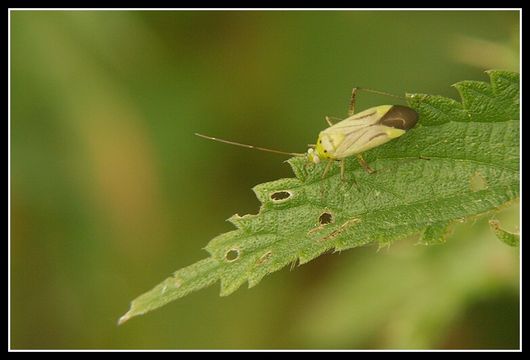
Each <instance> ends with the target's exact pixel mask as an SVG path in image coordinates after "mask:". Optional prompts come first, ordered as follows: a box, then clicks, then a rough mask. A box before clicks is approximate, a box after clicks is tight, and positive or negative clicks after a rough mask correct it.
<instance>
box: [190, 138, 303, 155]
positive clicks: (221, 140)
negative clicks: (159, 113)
mask: <svg viewBox="0 0 530 360" xmlns="http://www.w3.org/2000/svg"><path fill="white" fill-rule="evenodd" d="M195 135H197V136H199V137H202V138H204V139H208V140H213V141H218V142H222V143H225V144H230V145H236V146H241V147H245V148H248V149H254V150H260V151H267V152H272V153H276V154H282V155H291V156H305V155H306V154H305V153H294V152H287V151H280V150H274V149H268V148H264V147H259V146H254V145H247V144H241V143H238V142H235V141H228V140H224V139H218V138H215V137H212V136H206V135H202V134H199V133H195Z"/></svg>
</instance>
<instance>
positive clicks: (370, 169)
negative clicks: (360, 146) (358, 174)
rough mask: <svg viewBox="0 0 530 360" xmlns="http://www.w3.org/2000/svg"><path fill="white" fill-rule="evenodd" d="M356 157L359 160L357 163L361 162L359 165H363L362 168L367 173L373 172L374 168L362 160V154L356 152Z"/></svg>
mask: <svg viewBox="0 0 530 360" xmlns="http://www.w3.org/2000/svg"><path fill="white" fill-rule="evenodd" d="M356 157H357V160H358V161H359V164H361V166H362V167H363V169H364V170H365V171H366V172H367V173H368V174H371V173H373V172H374V171H375V170H374V169H372V168H371V167H370V166H369V165H368V163H367V162H366V161H365V160H364V158H363V156H362V155H361V154H357V155H356Z"/></svg>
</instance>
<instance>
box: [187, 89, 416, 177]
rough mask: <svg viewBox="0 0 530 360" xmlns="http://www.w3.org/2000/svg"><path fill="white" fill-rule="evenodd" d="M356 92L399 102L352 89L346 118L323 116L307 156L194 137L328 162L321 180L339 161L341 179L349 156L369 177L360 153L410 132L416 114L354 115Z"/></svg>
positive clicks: (391, 110)
mask: <svg viewBox="0 0 530 360" xmlns="http://www.w3.org/2000/svg"><path fill="white" fill-rule="evenodd" d="M358 90H362V91H367V92H372V93H376V94H383V95H388V96H393V97H398V98H401V97H399V96H396V95H392V94H387V93H384V92H380V91H376V90H370V89H365V88H354V89H353V91H352V96H351V100H350V106H349V110H348V117H347V118H346V119H344V120H342V121H340V122H338V123H336V124H333V123H332V121H331V119H330V118H329V117H328V116H326V121H327V123H328V124H329V127H328V128H327V129H324V130H322V131H321V132H320V134H318V138H317V142H316V144H315V145H310V147H309V149H308V150H307V152H306V153H293V152H285V151H279V150H274V149H268V148H263V147H258V146H253V145H246V144H241V143H237V142H233V141H228V140H223V139H218V138H215V137H211V136H206V135H201V134H197V133H196V134H195V135H197V136H200V137H203V138H206V139H209V140H215V141H219V142H223V143H226V144H231V145H237V146H242V147H246V148H249V149H256V150H261V151H268V152H273V153H277V154H284V155H292V156H305V157H307V159H308V161H310V162H312V163H315V164H318V163H320V162H321V161H323V160H328V164H327V165H326V168H325V169H324V172H323V173H322V177H324V176H325V175H326V173H327V172H328V170H329V168H330V166H331V164H332V163H333V161H340V174H341V179H344V159H346V158H347V157H349V156H352V155H355V156H356V157H357V159H358V161H359V163H360V164H361V166H362V167H363V168H364V169H365V170H366V171H367V172H368V173H372V172H373V171H374V170H373V169H372V168H370V166H369V165H368V164H367V163H366V161H365V160H364V159H363V157H362V153H363V152H365V151H367V150H370V149H373V148H375V147H377V146H379V145H382V144H385V143H387V142H389V141H390V140H392V139H395V138H398V137H400V136H401V135H403V134H405V132H407V130H410V129H411V128H413V127H414V126H415V125H416V123H417V122H418V113H417V112H416V111H414V110H413V109H411V108H409V107H407V106H403V105H379V106H375V107H372V108H370V109H367V110H364V111H362V112H360V113H358V114H355V95H356V93H357V91H358Z"/></svg>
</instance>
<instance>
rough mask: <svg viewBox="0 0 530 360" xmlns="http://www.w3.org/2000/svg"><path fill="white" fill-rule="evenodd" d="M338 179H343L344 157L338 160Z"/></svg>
mask: <svg viewBox="0 0 530 360" xmlns="http://www.w3.org/2000/svg"><path fill="white" fill-rule="evenodd" d="M340 179H341V180H344V159H342V160H341V161H340Z"/></svg>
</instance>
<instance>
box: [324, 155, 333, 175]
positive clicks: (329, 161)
mask: <svg viewBox="0 0 530 360" xmlns="http://www.w3.org/2000/svg"><path fill="white" fill-rule="evenodd" d="M332 163H333V160H332V159H329V160H328V163H327V165H326V168H325V169H324V172H323V173H322V179H323V178H324V176H326V174H327V173H328V171H329V169H330V168H331V164H332Z"/></svg>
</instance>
